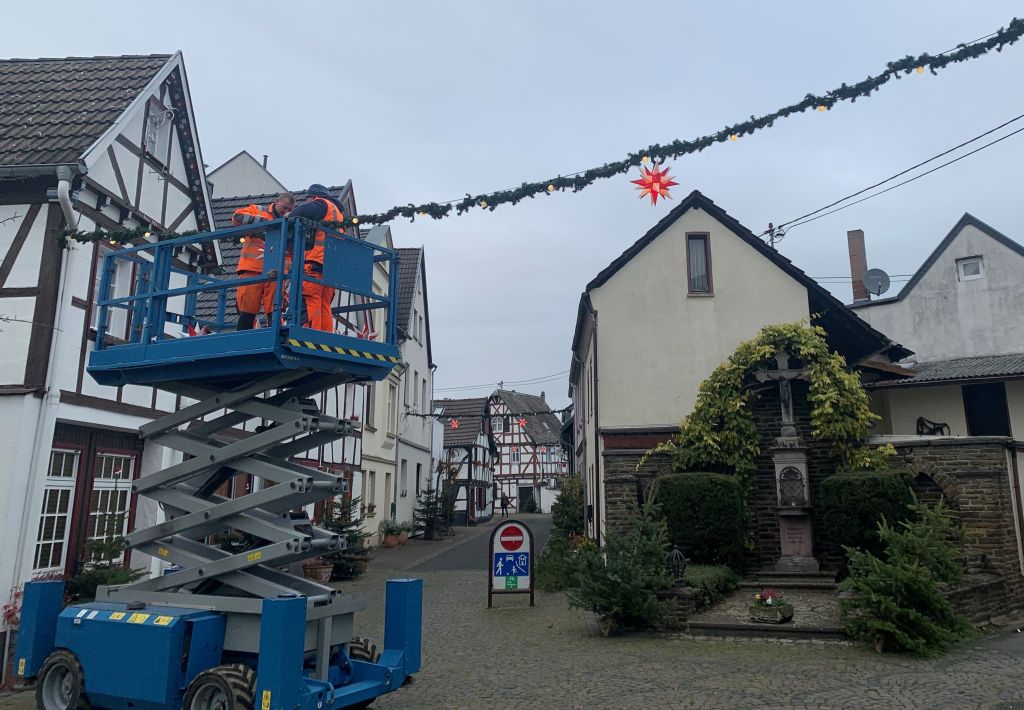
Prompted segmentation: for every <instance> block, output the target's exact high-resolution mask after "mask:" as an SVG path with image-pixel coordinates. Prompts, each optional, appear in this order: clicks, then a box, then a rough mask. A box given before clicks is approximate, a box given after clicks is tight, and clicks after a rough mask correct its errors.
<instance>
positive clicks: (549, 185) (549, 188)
mask: <svg viewBox="0 0 1024 710" xmlns="http://www.w3.org/2000/svg"><path fill="white" fill-rule="evenodd" d="M554 191H555V186H554V185H552V184H551V183H550V182H549V183H548V192H554Z"/></svg>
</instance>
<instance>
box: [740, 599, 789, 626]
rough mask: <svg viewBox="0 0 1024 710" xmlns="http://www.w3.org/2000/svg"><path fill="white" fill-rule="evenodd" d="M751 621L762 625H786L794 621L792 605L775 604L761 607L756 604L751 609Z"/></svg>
mask: <svg viewBox="0 0 1024 710" xmlns="http://www.w3.org/2000/svg"><path fill="white" fill-rule="evenodd" d="M750 619H751V621H756V622H758V623H761V624H785V623H786V622H787V621H792V619H793V605H792V604H773V605H771V606H761V605H760V604H755V605H753V606H751V607H750Z"/></svg>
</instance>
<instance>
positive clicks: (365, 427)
mask: <svg viewBox="0 0 1024 710" xmlns="http://www.w3.org/2000/svg"><path fill="white" fill-rule="evenodd" d="M363 431H372V432H376V431H377V427H375V426H374V425H373V424H363Z"/></svg>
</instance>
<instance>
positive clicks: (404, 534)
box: [398, 523, 412, 545]
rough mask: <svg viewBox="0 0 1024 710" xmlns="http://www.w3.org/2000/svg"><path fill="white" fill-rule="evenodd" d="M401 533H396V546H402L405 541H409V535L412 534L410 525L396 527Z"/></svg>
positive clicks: (404, 524) (403, 524)
mask: <svg viewBox="0 0 1024 710" xmlns="http://www.w3.org/2000/svg"><path fill="white" fill-rule="evenodd" d="M398 527H399V529H400V530H401V532H399V533H398V544H399V545H404V544H405V541H406V540H408V539H409V533H411V532H412V525H409V523H402V524H401V525H399V526H398Z"/></svg>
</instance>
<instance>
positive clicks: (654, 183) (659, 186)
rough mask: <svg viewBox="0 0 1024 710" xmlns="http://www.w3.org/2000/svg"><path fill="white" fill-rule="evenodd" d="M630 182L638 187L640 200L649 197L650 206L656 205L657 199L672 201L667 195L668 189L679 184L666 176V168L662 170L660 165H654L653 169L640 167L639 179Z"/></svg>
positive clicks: (670, 196) (669, 176)
mask: <svg viewBox="0 0 1024 710" xmlns="http://www.w3.org/2000/svg"><path fill="white" fill-rule="evenodd" d="M630 182H631V183H633V184H634V185H638V187H637V189H638V190H639V191H640V199H643V198H645V197H647V196H648V195H650V197H651V204H655V205H656V204H658V198H659V197H664V198H666V199H669V200H670V199H672V195H670V194H668V189H669V188H670V187H674V186H675V185H678V184H679V183H678V182H676V181H675V180H673V179H672V176H671V175H669V174H668V168H665V169H664V170H662V169H661V166H660V165H655V166H654V167H653V168H648V167H645V166H643V165H641V166H640V179H639V180H630Z"/></svg>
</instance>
